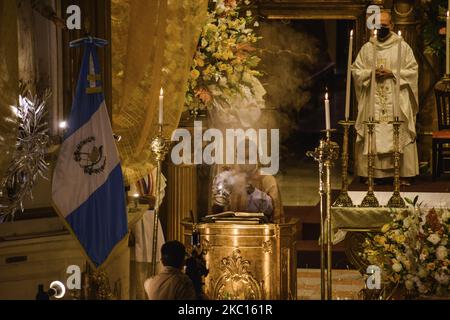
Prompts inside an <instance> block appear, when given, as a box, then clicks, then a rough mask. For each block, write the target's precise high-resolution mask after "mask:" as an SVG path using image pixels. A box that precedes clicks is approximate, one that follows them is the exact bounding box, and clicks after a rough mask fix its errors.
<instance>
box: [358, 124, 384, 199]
mask: <svg viewBox="0 0 450 320" xmlns="http://www.w3.org/2000/svg"><path fill="white" fill-rule="evenodd" d="M377 123H378V121H375V120H373V119H370V120H369V121H365V122H364V124H365V125H366V126H367V130H368V139H369V141H368V142H369V150H368V154H367V175H368V180H369V181H368V183H369V188H368V191H367V194H366V196H365V197H364V199H363V201H362V202H361V205H360V207H366V208H367V207H379V206H380V204H379V202H378V199H377V197H375V193H374V192H373V165H374V161H375V154H374V153H373V132H374V129H375V124H377Z"/></svg>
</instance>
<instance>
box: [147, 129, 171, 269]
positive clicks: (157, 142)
mask: <svg viewBox="0 0 450 320" xmlns="http://www.w3.org/2000/svg"><path fill="white" fill-rule="evenodd" d="M158 126H159V129H158V134H157V135H156V136H155V137H154V138H153V139H152V142H151V144H150V148H151V150H152V151H153V156H154V157H155V160H156V162H157V170H156V196H155V210H154V216H153V245H152V268H151V275H152V276H154V275H156V251H157V250H158V221H159V219H158V215H159V203H160V202H161V199H160V188H161V171H162V170H161V166H162V162H163V161H164V159H165V157H166V154H167V151H168V150H169V141H168V140H167V139H166V138H164V136H163V125H161V124H160V125H158Z"/></svg>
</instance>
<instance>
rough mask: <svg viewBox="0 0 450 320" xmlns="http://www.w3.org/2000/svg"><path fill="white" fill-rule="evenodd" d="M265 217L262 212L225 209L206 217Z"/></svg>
mask: <svg viewBox="0 0 450 320" xmlns="http://www.w3.org/2000/svg"><path fill="white" fill-rule="evenodd" d="M232 217H234V218H264V213H262V212H234V211H225V212H221V213H217V214H210V215H208V216H205V219H217V218H232Z"/></svg>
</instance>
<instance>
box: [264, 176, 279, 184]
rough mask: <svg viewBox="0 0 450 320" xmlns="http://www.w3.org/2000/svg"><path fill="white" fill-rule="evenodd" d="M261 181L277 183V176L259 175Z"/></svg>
mask: <svg viewBox="0 0 450 320" xmlns="http://www.w3.org/2000/svg"><path fill="white" fill-rule="evenodd" d="M261 181H262V183H263V184H272V183H277V178H275V177H274V176H272V175H261Z"/></svg>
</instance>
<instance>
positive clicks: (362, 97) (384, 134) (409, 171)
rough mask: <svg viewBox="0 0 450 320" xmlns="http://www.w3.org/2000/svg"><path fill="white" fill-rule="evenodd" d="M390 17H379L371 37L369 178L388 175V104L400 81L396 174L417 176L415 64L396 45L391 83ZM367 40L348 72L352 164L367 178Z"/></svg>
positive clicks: (394, 42)
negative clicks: (352, 95)
mask: <svg viewBox="0 0 450 320" xmlns="http://www.w3.org/2000/svg"><path fill="white" fill-rule="evenodd" d="M392 28H393V25H392V22H391V16H390V14H389V13H387V12H382V13H381V29H379V30H378V36H377V64H376V85H375V112H374V116H375V120H376V121H379V122H380V123H379V124H377V125H376V126H375V133H374V149H373V150H374V152H375V155H376V156H375V162H374V178H386V177H393V176H394V161H393V154H392V153H393V151H394V143H393V141H394V139H393V126H392V124H389V121H392V120H393V106H394V103H395V97H394V93H395V86H396V82H397V81H400V97H399V102H400V111H399V119H400V120H401V121H404V122H403V124H402V125H401V127H400V152H401V161H400V176H401V177H409V178H411V177H414V176H416V175H418V174H419V162H418V156H417V145H416V115H417V113H418V110H419V109H418V65H417V62H416V60H415V58H414V54H413V51H412V49H411V47H410V46H409V45H408V44H407V43H406V42H405V41H402V55H401V70H400V79H397V60H398V59H397V58H398V43H399V41H400V37H399V36H398V35H397V34H395V33H394V32H392V31H391V30H392ZM373 47H374V40H373V38H372V39H371V40H370V41H369V42H367V43H366V44H365V45H364V46H363V47H362V48H361V51H360V52H359V54H358V56H357V58H356V60H355V62H354V64H353V66H352V73H353V78H354V82H355V90H356V97H357V100H358V116H357V119H356V125H355V128H356V132H357V139H356V146H355V147H356V166H357V174H358V175H359V176H361V177H367V151H368V138H367V137H368V133H367V128H366V126H365V125H364V121H366V120H367V118H368V113H369V110H370V100H371V99H370V86H371V73H372V64H373Z"/></svg>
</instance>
